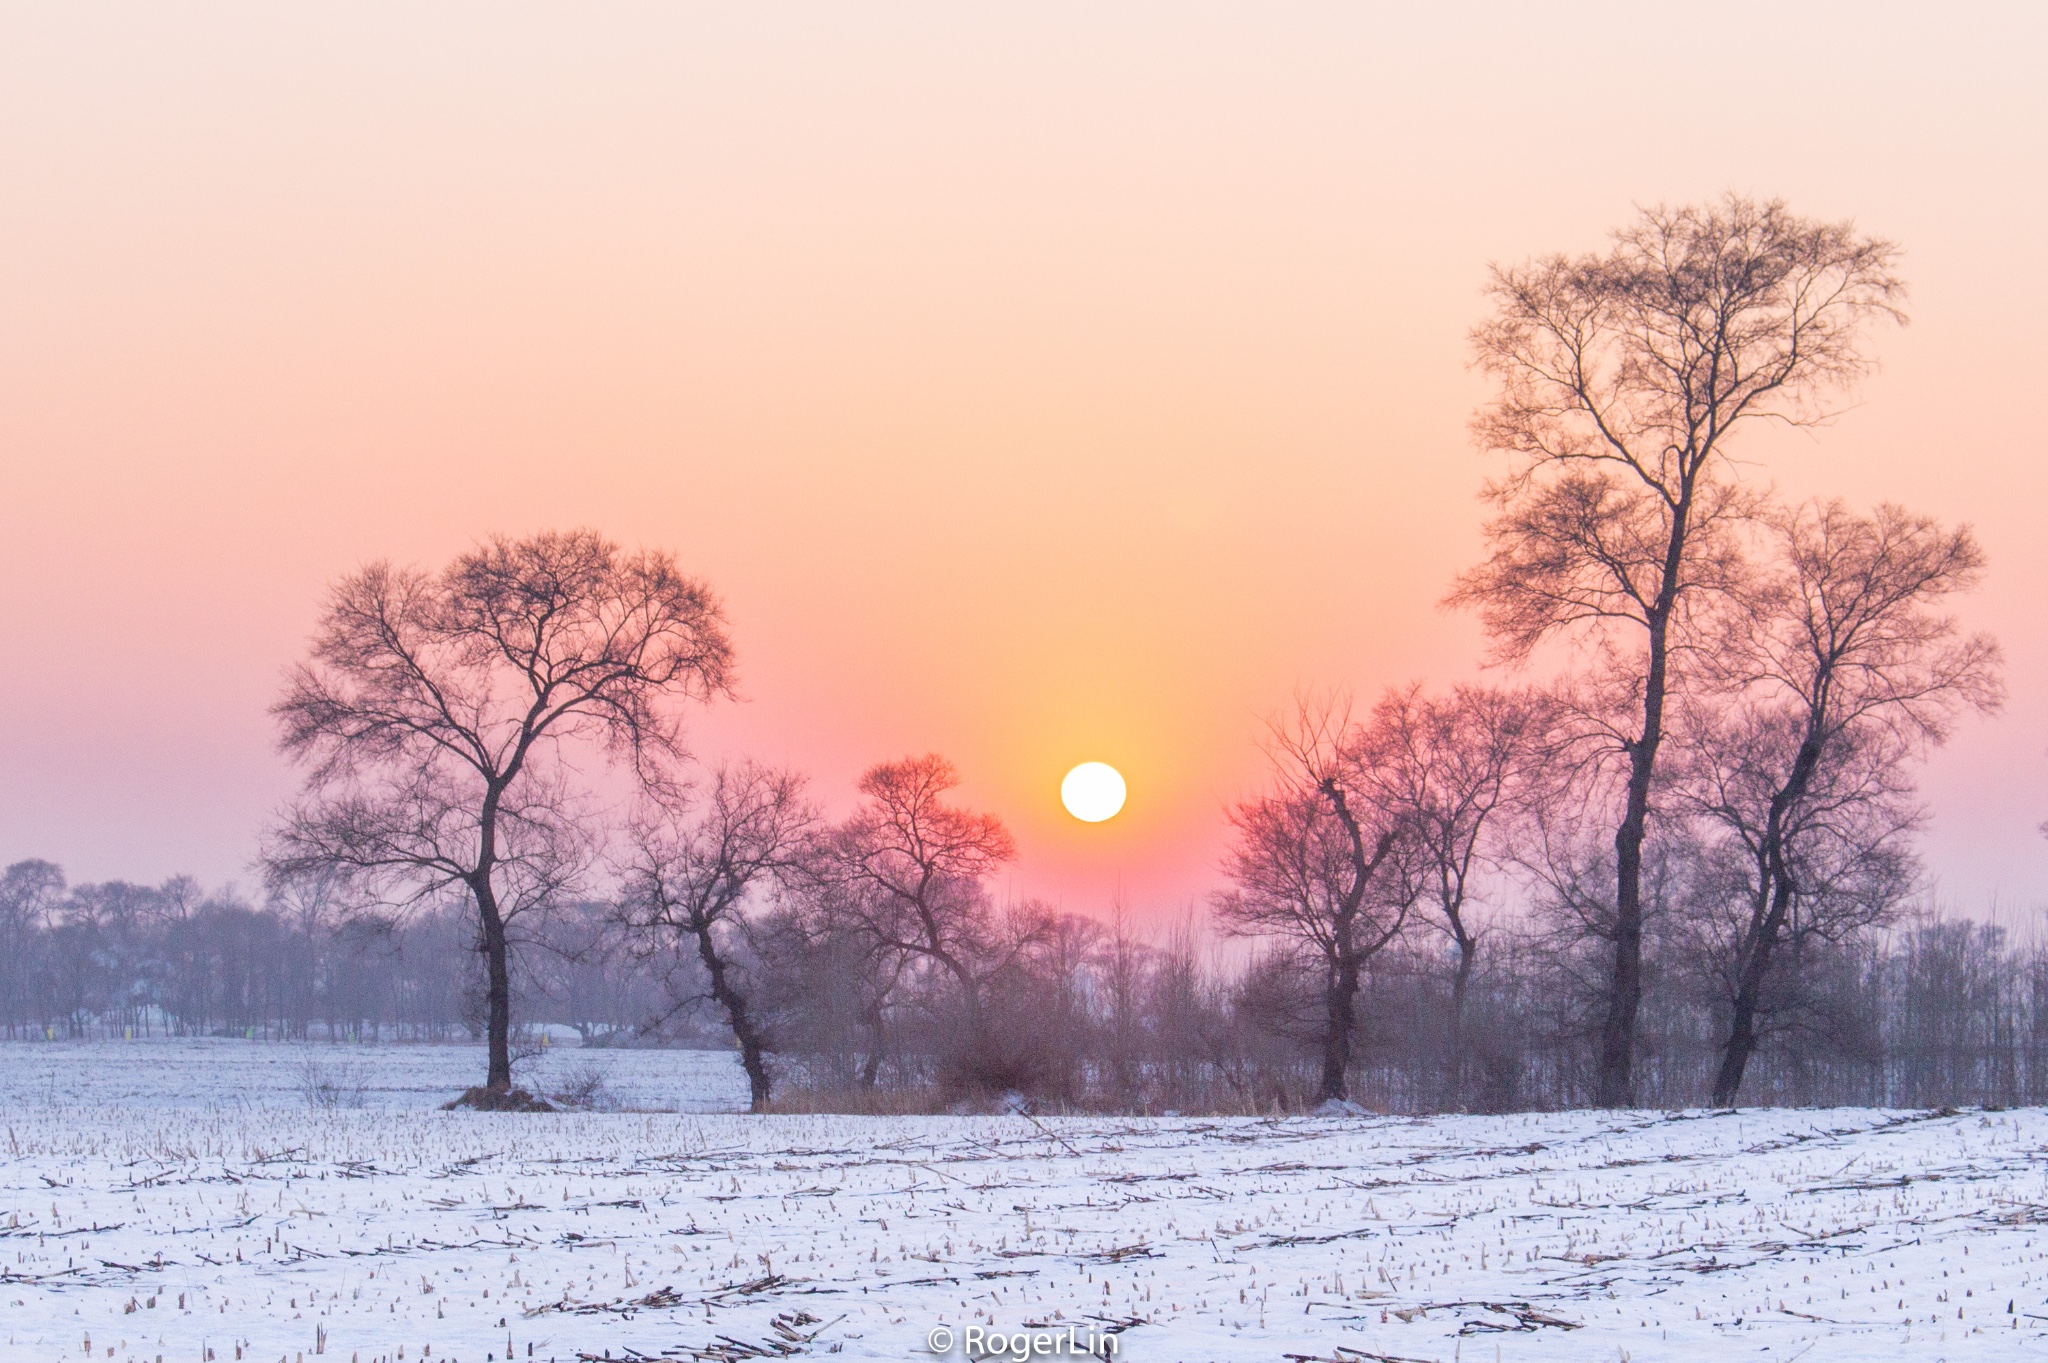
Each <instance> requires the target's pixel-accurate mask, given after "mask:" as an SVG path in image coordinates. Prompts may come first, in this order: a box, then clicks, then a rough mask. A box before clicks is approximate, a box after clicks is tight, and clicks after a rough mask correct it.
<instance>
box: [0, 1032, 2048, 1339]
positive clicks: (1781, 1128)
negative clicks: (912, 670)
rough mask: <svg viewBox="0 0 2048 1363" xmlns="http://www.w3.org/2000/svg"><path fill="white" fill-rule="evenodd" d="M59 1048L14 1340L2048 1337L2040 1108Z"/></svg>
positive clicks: (11, 1327)
mask: <svg viewBox="0 0 2048 1363" xmlns="http://www.w3.org/2000/svg"><path fill="white" fill-rule="evenodd" d="M49 1049H50V1048H49V1047H46V1046H45V1047H37V1046H22V1047H18V1048H17V1047H7V1048H0V1051H4V1052H5V1053H4V1054H0V1078H4V1080H5V1082H6V1085H7V1086H6V1087H5V1088H4V1089H0V1132H4V1139H5V1142H6V1144H5V1147H4V1151H0V1156H4V1157H0V1356H4V1357H7V1358H21V1359H53V1360H54V1359H82V1358H84V1357H87V1356H88V1344H87V1341H88V1340H90V1345H89V1356H91V1357H93V1358H99V1359H117V1360H137V1359H139V1360H154V1359H158V1358H162V1359H164V1360H166V1361H167V1363H202V1361H203V1360H204V1359H206V1358H208V1357H211V1358H212V1359H214V1360H218V1361H219V1363H226V1360H229V1359H234V1358H237V1357H240V1358H244V1359H247V1360H256V1361H258V1363H271V1360H276V1359H280V1358H283V1359H288V1360H290V1361H291V1363H301V1361H302V1360H304V1359H313V1358H316V1357H317V1358H321V1359H323V1360H324V1359H329V1358H335V1359H348V1360H352V1363H373V1360H375V1361H378V1363H382V1361H383V1360H397V1359H399V1358H401V1357H402V1358H403V1359H405V1360H407V1363H412V1361H413V1360H433V1361H434V1363H441V1361H444V1360H445V1363H494V1360H503V1359H505V1358H506V1356H507V1353H508V1351H509V1353H510V1355H511V1356H512V1357H513V1358H515V1359H526V1358H529V1357H530V1358H534V1359H555V1360H562V1361H564V1363H566V1360H569V1359H577V1358H603V1357H606V1356H607V1355H608V1356H609V1357H611V1358H613V1359H628V1358H639V1357H648V1356H658V1357H667V1358H718V1359H726V1358H752V1357H779V1356H785V1355H788V1354H793V1353H809V1354H815V1355H822V1354H826V1353H832V1352H837V1353H841V1354H843V1355H844V1356H847V1357H854V1358H893V1359H915V1358H929V1357H931V1356H932V1355H931V1354H930V1353H929V1352H928V1350H927V1344H928V1341H929V1337H930V1332H931V1331H933V1330H934V1329H935V1328H937V1327H941V1326H944V1327H946V1328H948V1329H949V1330H950V1331H951V1332H952V1354H951V1356H952V1357H955V1358H958V1357H959V1356H960V1347H961V1342H962V1341H963V1340H964V1338H965V1337H966V1334H967V1331H968V1329H969V1328H970V1327H972V1328H974V1329H976V1330H980V1331H994V1332H997V1333H999V1334H1000V1335H1002V1336H1003V1337H1004V1342H1005V1343H1006V1344H1008V1345H1010V1346H1012V1347H1013V1348H1014V1347H1015V1346H1016V1345H1017V1343H1018V1341H1017V1339H1016V1336H1017V1335H1019V1334H1020V1333H1022V1334H1026V1335H1033V1334H1035V1335H1036V1337H1038V1338H1041V1339H1043V1340H1045V1341H1046V1345H1045V1347H1046V1348H1047V1349H1048V1350H1050V1349H1053V1348H1055V1347H1058V1348H1060V1349H1068V1348H1071V1347H1072V1346H1071V1345H1070V1344H1069V1343H1068V1341H1069V1340H1070V1339H1071V1340H1073V1341H1076V1342H1078V1343H1079V1344H1081V1345H1086V1344H1087V1343H1088V1342H1089V1341H1090V1340H1091V1339H1094V1340H1098V1341H1099V1340H1100V1338H1101V1336H1102V1333H1103V1332H1104V1331H1105V1330H1106V1329H1112V1328H1121V1329H1122V1333H1120V1334H1118V1335H1117V1336H1116V1343H1117V1345H1118V1346H1119V1352H1118V1355H1117V1356H1118V1357H1122V1358H1126V1359H1134V1360H1141V1363H1142V1361H1143V1360H1177V1359H1190V1360H1200V1359H1265V1360H1275V1361H1276V1363H1278V1361H1279V1360H1284V1359H1287V1358H1290V1357H1293V1358H1302V1357H1315V1358H1323V1359H1353V1360H1356V1359H1361V1358H1398V1359H1441V1360H1459V1363H1463V1361H1464V1360H1471V1361H1472V1363H1491V1361H1492V1360H1515V1359H1539V1358H1540V1359H1560V1360H1564V1359H1570V1360H1578V1359H1606V1360H1620V1359H1623V1358H1628V1359H1633V1360H1637V1361H1638V1363H1647V1361H1648V1360H1662V1359H1722V1358H1738V1357H1739V1358H1755V1359H1777V1360H1787V1359H1795V1358H1803V1359H1806V1360H1809V1361H1810V1363H1818V1361H1819V1360H1826V1359H1888V1360H1889V1359H1902V1360H1903V1359H1929V1360H1932V1359H1980V1358H2005V1357H2038V1356H2048V1115H2044V1114H2043V1113H2042V1112H2040V1111H2037V1110H2027V1111H2020V1112H2007V1113H1977V1112H1966V1113H1963V1114H1960V1115H1949V1116H1941V1115H1932V1114H1920V1113H1885V1112H1873V1111H1847V1110H1836V1111H1822V1112H1814V1111H1806V1112H1744V1113H1741V1114H1737V1115H1732V1116H1711V1115H1703V1114H1680V1115H1665V1114H1655V1113H1642V1114H1589V1113H1578V1114H1567V1115H1560V1116H1526V1117H1501V1118H1464V1117H1458V1118H1441V1119H1434V1120H1424V1121H1410V1120H1393V1119H1374V1118H1365V1119H1351V1120H1287V1121H1260V1120H1191V1119H1146V1120H1122V1119H1087V1120H1079V1119H1054V1118H1041V1119H1036V1120H1034V1119H1031V1118H1026V1117H999V1118H996V1117H991V1118H842V1117H776V1118H768V1119H751V1118H747V1117H744V1116H737V1115H730V1114H702V1115H690V1114H683V1115H648V1114H627V1113H621V1114H574V1115H541V1116H509V1115H499V1114H477V1113H441V1112H437V1111H433V1110H430V1105H429V1104H428V1103H427V1102H426V1101H425V1099H426V1098H427V1097H428V1096H431V1095H428V1094H427V1093H426V1092H425V1090H424V1089H423V1088H422V1087H421V1086H422V1085H428V1086H429V1087H431V1085H430V1084H429V1080H428V1078H427V1075H428V1072H429V1071H430V1070H431V1067H432V1066H434V1065H438V1064H441V1063H442V1061H441V1060H438V1059H428V1058H423V1053H424V1051H425V1050H426V1049H427V1048H421V1050H420V1051H417V1052H410V1053H409V1052H408V1048H398V1047H385V1048H379V1049H377V1050H375V1051H374V1052H372V1058H373V1059H374V1060H375V1061H376V1062H377V1063H378V1065H379V1066H380V1067H382V1068H381V1070H380V1074H381V1075H382V1076H383V1077H385V1078H387V1079H389V1080H390V1081H391V1082H390V1084H389V1085H388V1090H387V1091H388V1093H394V1094H395V1093H417V1094H419V1095H420V1097H421V1101H419V1102H405V1103H400V1102H395V1101H384V1102H381V1103H380V1105H379V1106H377V1107H370V1108H364V1109H360V1110H347V1109H344V1110H334V1111H326V1110H314V1109H311V1108H309V1107H308V1106H307V1105H306V1103H305V1102H304V1101H303V1099H301V1098H299V1097H298V1096H297V1094H296V1092H295V1091H294V1089H293V1081H292V1079H291V1078H290V1077H289V1076H284V1075H279V1076H278V1082H277V1083H276V1084H273V1085H272V1086H271V1087H270V1088H269V1089H263V1090H261V1091H258V1089H257V1087H256V1086H258V1085H259V1084H260V1082H261V1080H260V1076H262V1075H263V1074H266V1073H275V1072H274V1071H272V1070H270V1069H267V1068H266V1067H265V1066H266V1064H267V1063H268V1062H263V1061H261V1060H260V1058H259V1057H256V1056H255V1055H254V1053H255V1052H259V1051H262V1050H265V1049H268V1048H265V1047H263V1046H262V1045H260V1044H254V1045H246V1046H245V1051H243V1052H238V1051H234V1050H231V1049H222V1048H219V1047H209V1046H206V1045H201V1046H197V1047H191V1046H178V1045H170V1046H161V1045H160V1046H155V1047H147V1048H146V1047H144V1046H142V1045H140V1044H138V1045H137V1046H135V1047H133V1048H131V1049H132V1050H134V1051H137V1052H140V1051H144V1050H147V1051H148V1052H149V1053H150V1054H152V1055H153V1056H154V1057H155V1059H154V1061H153V1062H152V1063H153V1066H154V1068H155V1070H156V1073H155V1074H154V1075H143V1074H141V1073H139V1072H129V1073H110V1072H111V1071H116V1070H119V1069H120V1068H121V1067H124V1066H129V1065H131V1064H132V1063H133V1062H131V1061H130V1060H128V1059H126V1058H124V1051H123V1048H121V1047H118V1046H102V1047H96V1048H79V1049H76V1050H74V1051H73V1052H72V1053H71V1055H70V1058H69V1060H68V1062H67V1066H66V1068H65V1069H64V1071H63V1072H62V1073H60V1074H59V1076H58V1078H57V1080H56V1082H55V1083H53V1084H49V1085H47V1086H46V1087H45V1088H43V1089H41V1090H38V1089H36V1087H35V1086H34V1084H32V1083H27V1082H24V1081H25V1080H27V1079H30V1078H32V1077H33V1076H34V1075H35V1074H37V1073H39V1071H37V1070H36V1069H35V1065H36V1064H39V1063H44V1061H43V1060H42V1057H43V1056H45V1055H46V1053H47V1052H48V1051H49ZM26 1052H32V1053H33V1055H24V1054H22V1053H26ZM449 1053H452V1054H453V1055H455V1056H457V1057H465V1058H469V1059H472V1060H473V1059H474V1053H473V1052H466V1051H461V1050H456V1051H453V1052H449ZM449 1053H444V1054H449ZM614 1058H616V1057H614ZM714 1058H716V1057H714ZM569 1059H570V1061H571V1063H573V1061H574V1057H569ZM701 1059H702V1058H701V1057H699V1058H698V1060H701ZM559 1061H560V1058H557V1059H556V1060H555V1061H553V1062H551V1063H559ZM663 1061H666V1062H667V1063H669V1064H670V1065H674V1066H681V1065H684V1064H688V1063H695V1062H693V1061H692V1060H691V1059H688V1058H684V1057H683V1056H680V1055H679V1053H675V1052H666V1053H638V1054H636V1055H633V1056H632V1057H631V1058H630V1061H629V1062H628V1063H630V1064H633V1065H639V1064H641V1063H643V1062H644V1063H647V1064H649V1065H650V1066H651V1067H652V1068H650V1069H649V1070H647V1071H645V1072H641V1071H636V1074H639V1075H640V1079H639V1080H635V1081H634V1082H641V1081H642V1080H644V1081H645V1082H646V1083H648V1084H650V1085H652V1086H653V1087H654V1088H656V1089H659V1088H661V1087H662V1085H661V1082H660V1081H659V1080H658V1079H657V1077H656V1069H658V1063H659V1062H663ZM436 1073H437V1071H436ZM451 1073H452V1074H453V1076H454V1077H453V1078H451V1079H449V1080H446V1081H444V1082H441V1084H440V1087H439V1088H437V1089H435V1090H434V1093H435V1094H439V1093H444V1092H446V1091H448V1090H449V1089H450V1088H451V1086H452V1085H454V1084H455V1083H457V1082H467V1074H468V1071H467V1069H465V1068H464V1067H462V1066H460V1065H458V1066H456V1067H455V1068H454V1069H453V1070H452V1071H451ZM669 1082H670V1084H671V1086H672V1087H673V1086H674V1085H675V1084H679V1083H681V1082H682V1081H681V1080H672V1081H669ZM716 1082H720V1083H722V1082H724V1079H723V1078H722V1077H721V1078H719V1079H718V1080H717V1081H716ZM53 1100H54V1101H53ZM1070 1329H1071V1330H1072V1334H1071V1335H1069V1334H1068V1333H1067V1332H1068V1331H1069V1330H1070ZM1027 1342H1028V1341H1027ZM1037 1356H1039V1357H1047V1356H1053V1357H1057V1356H1059V1355H1058V1354H1040V1355H1037Z"/></svg>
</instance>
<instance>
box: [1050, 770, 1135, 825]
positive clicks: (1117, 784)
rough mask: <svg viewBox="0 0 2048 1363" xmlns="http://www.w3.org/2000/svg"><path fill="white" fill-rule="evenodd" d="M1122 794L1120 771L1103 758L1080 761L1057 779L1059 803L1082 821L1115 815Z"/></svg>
mask: <svg viewBox="0 0 2048 1363" xmlns="http://www.w3.org/2000/svg"><path fill="white" fill-rule="evenodd" d="M1125 794H1126V792H1125V789H1124V778H1123V773H1122V772H1119V771H1118V770H1117V769H1116V768H1115V767H1112V766H1111V765H1109V763H1107V762H1083V763H1082V764H1081V765H1080V766H1078V767H1076V768H1074V769H1073V770H1072V771H1070V772H1068V773H1067V779H1066V780H1064V781H1062V782H1060V803H1061V804H1063V805H1065V806H1066V807H1067V813H1069V814H1071V815H1073V816H1074V817H1075V818H1077V819H1079V820H1081V821H1082V822H1083V823H1101V822H1102V821H1103V820H1104V819H1113V818H1115V817H1116V813H1117V811H1118V810H1120V809H1122V808H1123V807H1124V795H1125Z"/></svg>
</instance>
